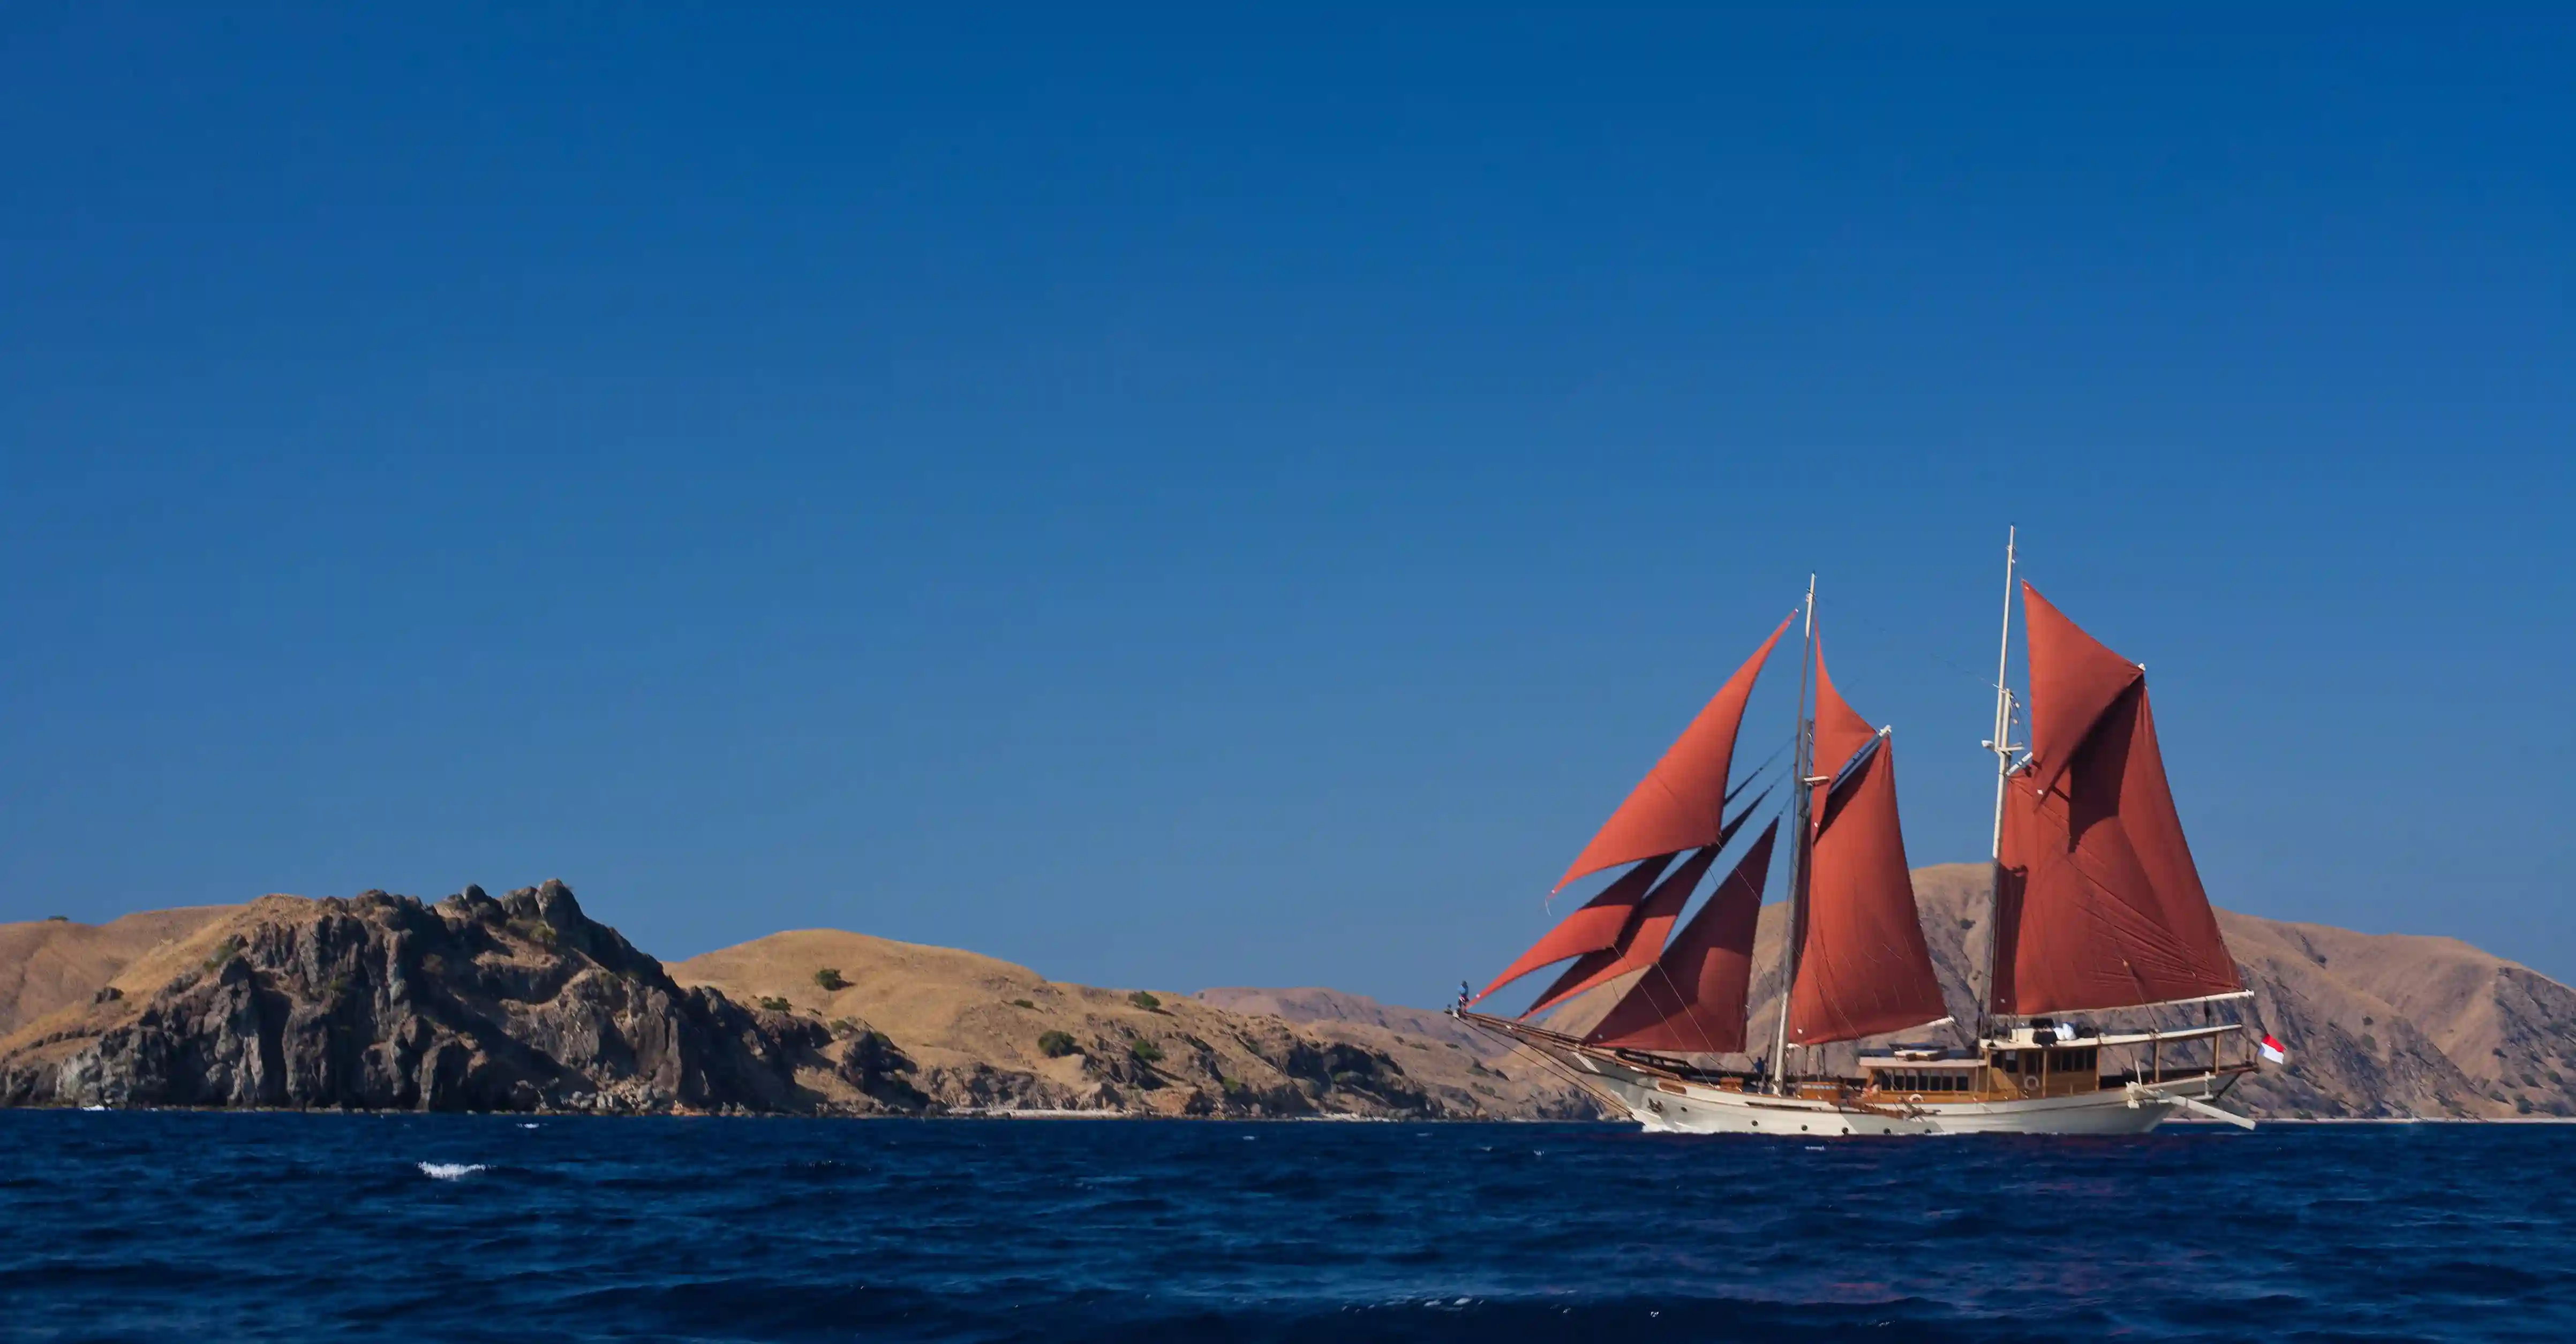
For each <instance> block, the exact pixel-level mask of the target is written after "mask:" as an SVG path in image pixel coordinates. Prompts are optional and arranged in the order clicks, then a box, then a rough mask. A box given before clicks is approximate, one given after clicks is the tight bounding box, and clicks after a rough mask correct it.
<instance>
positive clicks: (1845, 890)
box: [1789, 654, 1949, 1045]
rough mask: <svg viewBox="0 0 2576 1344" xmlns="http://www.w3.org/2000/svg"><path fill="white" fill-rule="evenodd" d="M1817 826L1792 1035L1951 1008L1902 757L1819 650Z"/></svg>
mask: <svg viewBox="0 0 2576 1344" xmlns="http://www.w3.org/2000/svg"><path fill="white" fill-rule="evenodd" d="M1816 773H1817V774H1819V775H1830V776H1832V777H1833V778H1832V780H1831V781H1830V782H1828V783H1825V784H1821V785H1818V786H1817V788H1816V796H1815V802H1814V809H1813V815H1814V817H1815V834H1814V838H1813V839H1812V840H1811V841H1810V842H1809V845H1810V848H1809V850H1808V858H1807V865H1808V877H1807V892H1806V906H1805V909H1804V910H1803V911H1802V913H1801V918H1800V919H1799V931H1798V933H1799V936H1798V960H1797V980H1796V983H1795V985H1794V986H1793V987H1792V988H1791V990H1790V992H1789V1040H1790V1041H1791V1042H1792V1043H1794V1044H1797V1045H1823V1044H1826V1043H1828V1042H1831V1041H1848V1040H1855V1039H1857V1038H1859V1037H1863V1036H1876V1035H1879V1034H1881V1033H1883V1032H1890V1031H1901V1030H1903V1029H1905V1028H1907V1027H1917V1026H1921V1025H1923V1024H1924V1023H1926V1022H1932V1021H1936V1020H1938V1019H1940V1018H1942V1017H1945V1016H1947V1015H1948V1014H1949V1009H1948V1008H1947V1007H1945V1006H1943V1004H1942V1002H1941V982H1940V981H1939V979H1938V978H1936V977H1935V976H1934V975H1933V972H1932V954H1931V952H1930V951H1928V950H1927V949H1926V948H1925V947H1924V945H1923V924H1922V920H1921V919H1920V918H1919V917H1918V916H1917V915H1916V914H1915V911H1914V883H1913V879H1912V878H1910V877H1908V876H1907V874H1906V866H1905V836H1904V833H1903V832H1902V831H1901V830H1900V829H1899V828H1898V826H1897V820H1896V757H1895V748H1894V747H1893V745H1892V744H1890V743H1889V742H1888V740H1887V739H1886V738H1885V737H1883V736H1881V735H1879V734H1877V733H1874V732H1871V731H1870V728H1869V725H1868V723H1867V722H1866V721H1865V720H1863V719H1862V718H1861V717H1860V715H1858V714H1856V713H1854V712H1852V708H1851V706H1850V705H1848V704H1845V703H1844V702H1843V698H1842V697H1841V696H1840V695H1838V694H1836V693H1835V691H1834V683H1833V679H1832V678H1831V677H1828V676H1826V675H1825V663H1824V657H1823V655H1822V654H1819V655H1818V656H1817V659H1816Z"/></svg>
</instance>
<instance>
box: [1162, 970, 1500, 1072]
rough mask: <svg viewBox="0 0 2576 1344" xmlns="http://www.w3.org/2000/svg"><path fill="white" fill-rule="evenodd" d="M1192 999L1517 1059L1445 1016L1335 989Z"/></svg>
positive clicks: (1209, 992) (1210, 992)
mask: <svg viewBox="0 0 2576 1344" xmlns="http://www.w3.org/2000/svg"><path fill="white" fill-rule="evenodd" d="M1197 997H1198V999H1199V1001H1200V1002H1202V1003H1212V1004H1215V1005H1216V1006H1217V1007H1219V1008H1222V1009H1224V1010H1226V1011H1227V1012H1229V1013H1264V1014H1267V1015H1269V1016H1271V1017H1284V1018H1286V1019H1288V1020H1289V1021H1291V1022H1304V1023H1307V1024H1309V1025H1312V1026H1317V1027H1326V1028H1329V1027H1331V1026H1334V1025H1336V1024H1342V1023H1350V1024H1356V1025H1359V1026H1370V1027H1383V1028H1385V1029H1386V1030H1388V1031H1392V1032H1396V1033H1399V1034H1401V1035H1405V1036H1419V1037H1421V1038H1422V1039H1424V1040H1426V1041H1454V1042H1456V1043H1457V1044H1459V1045H1461V1046H1464V1047H1465V1048H1466V1049H1468V1050H1470V1051H1472V1052H1474V1053H1475V1054H1476V1056H1477V1057H1478V1058H1480V1059H1484V1060H1488V1061H1491V1060H1496V1059H1501V1058H1504V1057H1506V1056H1509V1055H1513V1054H1518V1053H1520V1051H1519V1050H1518V1048H1517V1047H1515V1046H1513V1045H1511V1044H1510V1043H1509V1042H1506V1041H1502V1040H1499V1039H1497V1038H1496V1037H1495V1036H1494V1035H1493V1034H1492V1033H1491V1032H1484V1031H1478V1030H1477V1029H1475V1028H1474V1027H1471V1026H1468V1025H1467V1024H1466V1023H1464V1022H1461V1021H1459V1020H1458V1019H1456V1018H1454V1017H1451V1016H1449V1015H1448V1014H1447V1013H1436V1012H1433V1011H1431V1010H1430V1009H1428V1008H1405V1007H1400V1006H1398V1005H1395V1004H1391V1003H1380V1002H1378V1001H1377V1000H1375V999H1372V998H1370V997H1369V996H1368V995H1366V994H1345V993H1343V992H1342V991H1340V990H1338V989H1321V988H1317V987H1314V986H1307V987H1305V988H1301V989H1249V988H1243V987H1238V986H1230V987H1226V988H1220V989H1202V990H1200V991H1199V992H1198V995H1197Z"/></svg>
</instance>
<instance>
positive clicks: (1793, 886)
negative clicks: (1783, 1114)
mask: <svg viewBox="0 0 2576 1344" xmlns="http://www.w3.org/2000/svg"><path fill="white" fill-rule="evenodd" d="M1806 612H1807V627H1806V641H1807V648H1806V652H1805V654H1804V656H1803V657H1802V658H1801V659H1800V661H1799V664H1798V710H1797V719H1796V724H1797V727H1796V731H1795V733H1794V734H1793V736H1792V737H1791V738H1790V742H1791V746H1792V749H1791V752H1790V763H1791V769H1792V770H1793V771H1794V773H1793V774H1791V775H1790V777H1789V778H1790V781H1791V784H1790V790H1789V792H1790V802H1789V806H1790V809H1791V813H1790V815H1791V816H1793V817H1794V818H1796V822H1795V830H1794V831H1792V833H1791V834H1790V837H1789V925H1788V930H1787V932H1788V937H1787V939H1786V940H1785V941H1784V942H1783V943H1782V944H1781V947H1780V1020H1779V1022H1778V1023H1777V1024H1776V1025H1775V1026H1774V1027H1773V1029H1772V1033H1771V1090H1772V1091H1773V1092H1774V1093H1776V1094H1778V1095H1781V1096H1787V1095H1788V1092H1789V991H1790V989H1792V988H1793V987H1795V986H1796V984H1797V983H1798V911H1799V908H1800V907H1801V906H1803V905H1805V904H1806V902H1805V901H1804V900H1803V899H1802V898H1803V897H1804V896H1805V894H1806V892H1805V887H1806V881H1807V844H1808V841H1809V840H1810V839H1811V837H1810V836H1809V835H1808V834H1807V830H1808V822H1807V811H1808V794H1809V793H1810V792H1811V791H1812V785H1811V783H1810V781H1809V780H1808V779H1807V774H1808V772H1809V771H1811V770H1813V769H1814V768H1815V765H1814V763H1813V762H1812V761H1810V760H1808V759H1807V757H1808V748H1809V746H1810V745H1811V744H1810V743H1809V742H1808V740H1807V726H1808V725H1807V689H1808V686H1809V684H1810V683H1811V682H1812V681H1814V679H1815V675H1816V576H1815V575H1813V574H1810V575H1808V576H1807V606H1806Z"/></svg>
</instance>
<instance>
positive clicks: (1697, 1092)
mask: <svg viewBox="0 0 2576 1344" xmlns="http://www.w3.org/2000/svg"><path fill="white" fill-rule="evenodd" d="M1550 1053H1552V1054H1557V1057H1558V1058H1559V1059H1561V1060H1563V1061H1564V1062H1566V1063H1569V1064H1572V1065H1573V1066H1574V1067H1575V1068H1577V1069H1580V1070H1582V1071H1583V1072H1584V1073H1586V1074H1589V1075H1590V1077H1589V1078H1588V1079H1587V1081H1589V1082H1591V1083H1592V1084H1593V1085H1594V1086H1596V1087H1597V1088H1599V1089H1600V1090H1601V1091H1603V1092H1605V1093H1608V1094H1609V1095H1611V1096H1613V1097H1616V1098H1617V1099H1618V1100H1619V1102H1620V1104H1621V1105H1623V1106H1625V1107H1627V1108H1628V1114H1629V1115H1630V1116H1631V1117H1632V1118H1634V1119H1635V1120H1636V1121H1637V1123H1639V1124H1640V1125H1643V1126H1644V1127H1646V1128H1647V1129H1649V1130H1657V1131H1661V1132H1665V1133H1674V1134H1769V1135H1775V1136H1787V1137H1797V1136H1801V1135H1803V1136H1806V1137H1808V1138H1841V1137H1844V1136H1846V1135H1850V1136H1861V1135H1890V1136H1894V1135H1924V1134H2144V1133H2146V1132H2147V1131H2148V1130H2151V1129H2154V1128H2155V1127H2156V1126H2157V1125H2160V1124H2162V1123H2164V1122H2165V1121H2167V1120H2170V1119H2172V1118H2173V1117H2174V1116H2175V1114H2176V1113H2178V1112H2180V1111H2182V1110H2184V1109H2187V1108H2186V1106H2185V1105H2184V1104H2183V1103H2184V1102H2185V1101H2186V1100H2190V1101H2198V1102H2203V1103H2206V1102H2207V1101H2208V1100H2209V1099H2210V1098H2212V1097H2214V1096H2216V1095H2217V1094H2218V1092H2219V1091H2220V1090H2221V1089H2222V1087H2223V1086H2224V1084H2225V1083H2226V1082H2227V1081H2228V1080H2227V1079H2226V1078H2225V1077H2223V1076H2212V1075H2201V1076H2198V1077H2192V1078H2176V1079H2168V1080H2166V1081H2164V1082H2162V1083H2156V1084H2152V1085H2147V1086H2132V1087H2129V1088H2112V1089H2107V1090H2104V1091H2100V1092H2087V1093H2084V1094H2082V1095H2079V1096H2071V1097H2037V1098H2032V1099H2029V1100H2019V1101H1936V1102H1926V1103H1924V1104H1921V1105H1909V1104H1907V1103H1905V1102H1901V1101H1900V1102H1871V1103H1869V1104H1867V1105H1866V1106H1862V1105H1855V1104H1853V1103H1851V1102H1834V1101H1826V1100H1819V1099H1812V1098H1805V1097H1775V1096H1764V1095H1762V1094H1759V1093H1749V1092H1736V1091H1728V1090H1726V1089H1724V1088H1718V1087H1710V1086H1707V1085H1705V1084H1701V1083H1694V1082H1681V1081H1675V1080H1673V1079H1669V1078H1662V1077H1659V1076H1657V1075H1654V1074H1650V1073H1646V1072H1643V1071H1641V1070H1637V1069H1632V1068H1629V1067H1628V1066H1626V1065H1623V1064H1620V1063H1618V1062H1616V1061H1614V1060H1605V1059H1601V1058H1599V1057H1597V1056H1594V1055H1590V1054H1583V1053H1578V1052H1573V1051H1566V1052H1562V1053H1559V1052H1554V1051H1551V1052H1550Z"/></svg>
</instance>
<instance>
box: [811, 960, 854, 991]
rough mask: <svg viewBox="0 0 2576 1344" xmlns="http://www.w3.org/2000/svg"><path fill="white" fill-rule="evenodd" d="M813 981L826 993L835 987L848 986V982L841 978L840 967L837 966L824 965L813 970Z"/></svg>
mask: <svg viewBox="0 0 2576 1344" xmlns="http://www.w3.org/2000/svg"><path fill="white" fill-rule="evenodd" d="M814 983H815V984H816V985H818V986H821V987H822V989H823V991H824V992H825V993H827V994H828V993H830V992H831V991H833V990H836V989H848V988H849V987H850V982H849V981H847V980H844V979H842V978H841V968H840V967H838V966H826V967H824V968H823V969H821V970H819V971H816V972H814Z"/></svg>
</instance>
